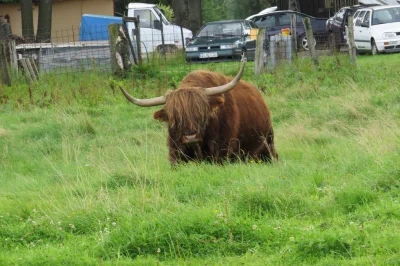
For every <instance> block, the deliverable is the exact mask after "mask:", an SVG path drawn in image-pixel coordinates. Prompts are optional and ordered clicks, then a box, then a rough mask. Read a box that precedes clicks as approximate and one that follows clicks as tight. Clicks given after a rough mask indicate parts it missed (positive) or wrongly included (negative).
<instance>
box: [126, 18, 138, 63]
mask: <svg viewBox="0 0 400 266" xmlns="http://www.w3.org/2000/svg"><path fill="white" fill-rule="evenodd" d="M135 21H136V18H135V17H133V18H131V17H123V18H122V29H123V30H124V33H125V36H126V38H128V43H129V47H130V48H131V52H132V57H133V62H134V63H135V65H137V64H138V63H137V59H136V54H135V49H133V45H132V41H131V38H130V37H129V32H128V28H127V27H126V22H135Z"/></svg>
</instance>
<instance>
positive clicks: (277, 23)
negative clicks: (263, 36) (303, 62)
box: [250, 10, 328, 50]
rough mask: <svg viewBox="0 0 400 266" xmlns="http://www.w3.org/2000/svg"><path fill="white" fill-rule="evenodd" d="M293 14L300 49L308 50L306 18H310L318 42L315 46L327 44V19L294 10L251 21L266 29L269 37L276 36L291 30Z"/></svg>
mask: <svg viewBox="0 0 400 266" xmlns="http://www.w3.org/2000/svg"><path fill="white" fill-rule="evenodd" d="M293 14H295V15H296V35H297V36H296V37H297V44H298V48H299V49H301V50H308V40H307V36H306V32H305V29H304V24H303V19H304V18H305V17H308V18H310V22H311V27H312V29H313V33H314V38H315V40H316V43H314V45H315V44H326V43H327V41H328V34H327V32H326V30H325V23H326V21H327V19H326V18H315V17H312V16H309V15H306V14H303V13H300V12H296V11H292V10H281V11H272V12H268V13H264V14H257V15H253V16H251V18H250V19H251V20H252V21H254V22H255V23H256V24H257V26H258V27H259V28H266V30H267V33H268V36H274V35H276V34H279V33H281V31H282V29H284V28H290V24H291V17H292V15H293Z"/></svg>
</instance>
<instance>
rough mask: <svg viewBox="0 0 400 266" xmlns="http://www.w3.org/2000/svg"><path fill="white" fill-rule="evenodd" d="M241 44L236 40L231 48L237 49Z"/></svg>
mask: <svg viewBox="0 0 400 266" xmlns="http://www.w3.org/2000/svg"><path fill="white" fill-rule="evenodd" d="M241 46H242V44H241V43H240V42H239V41H236V42H234V43H233V44H232V48H234V49H237V48H240V47H241Z"/></svg>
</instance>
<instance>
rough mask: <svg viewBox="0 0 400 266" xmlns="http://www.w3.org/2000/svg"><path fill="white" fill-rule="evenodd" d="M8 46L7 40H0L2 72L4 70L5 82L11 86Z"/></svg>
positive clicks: (0, 70) (0, 65)
mask: <svg viewBox="0 0 400 266" xmlns="http://www.w3.org/2000/svg"><path fill="white" fill-rule="evenodd" d="M6 46H7V45H6V42H3V41H0V72H2V78H3V82H4V84H6V85H7V86H11V76H10V73H9V72H8V63H7V53H6Z"/></svg>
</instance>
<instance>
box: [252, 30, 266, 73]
mask: <svg viewBox="0 0 400 266" xmlns="http://www.w3.org/2000/svg"><path fill="white" fill-rule="evenodd" d="M264 35H265V28H262V29H260V30H259V31H258V35H257V40H256V54H255V58H254V73H255V74H256V75H260V74H262V73H263V72H264ZM267 41H268V40H267Z"/></svg>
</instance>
